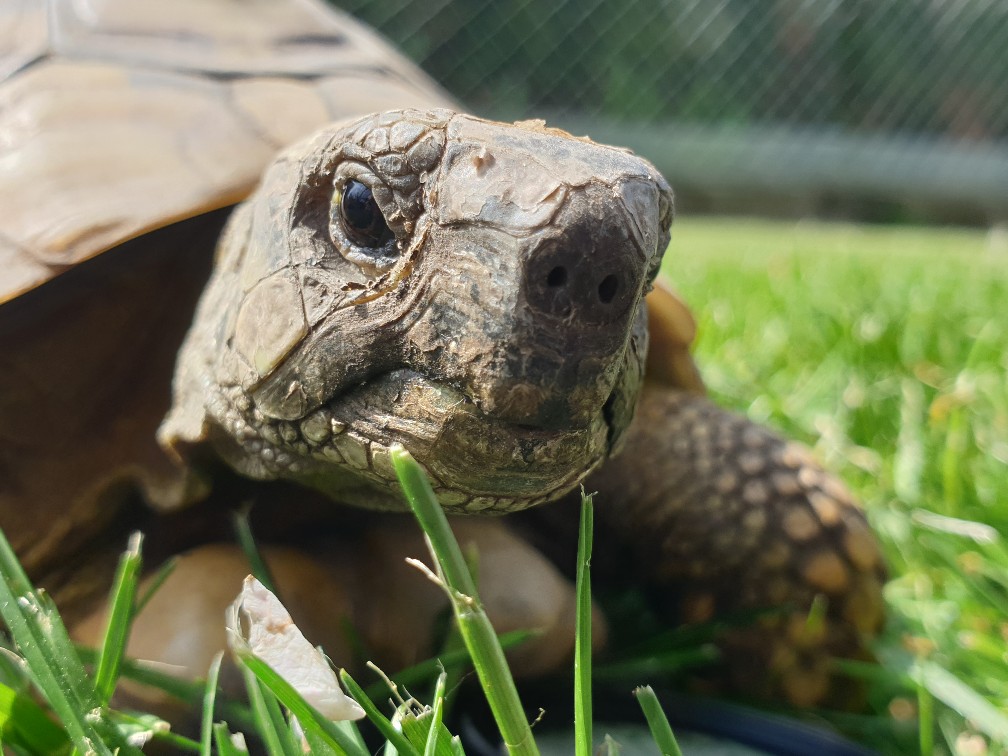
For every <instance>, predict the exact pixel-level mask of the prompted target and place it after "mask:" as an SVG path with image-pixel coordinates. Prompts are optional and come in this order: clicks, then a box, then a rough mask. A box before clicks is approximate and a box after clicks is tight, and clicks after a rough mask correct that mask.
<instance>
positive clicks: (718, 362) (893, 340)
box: [664, 219, 1008, 753]
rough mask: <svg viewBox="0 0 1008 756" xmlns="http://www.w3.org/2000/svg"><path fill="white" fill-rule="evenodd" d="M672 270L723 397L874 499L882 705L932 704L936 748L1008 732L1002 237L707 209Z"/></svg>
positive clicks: (1006, 336) (1006, 320)
mask: <svg viewBox="0 0 1008 756" xmlns="http://www.w3.org/2000/svg"><path fill="white" fill-rule="evenodd" d="M664 271H665V272H666V273H667V275H668V276H669V277H670V278H671V279H672V280H673V281H674V283H675V285H676V286H677V287H678V289H679V291H680V292H681V293H682V295H683V296H684V298H685V299H686V300H687V301H688V302H689V303H690V305H691V306H692V308H693V310H694V312H695V313H696V315H697V317H698V325H699V338H698V343H697V349H696V355H697V361H698V362H699V364H700V366H701V370H702V372H703V374H704V376H705V378H706V380H707V383H708V386H709V387H710V389H711V392H712V394H713V396H714V398H715V399H716V400H717V401H719V402H720V403H722V404H724V405H726V406H729V407H733V408H735V409H737V410H740V411H743V412H746V413H747V414H748V415H749V416H750V417H751V418H753V419H754V420H758V421H760V422H766V423H769V424H770V425H773V426H775V427H777V428H779V429H780V430H782V431H783V432H784V433H785V434H787V435H789V436H792V437H795V438H798V439H801V440H803V441H805V442H807V443H809V444H810V445H812V446H813V448H814V449H815V450H816V452H817V453H818V455H819V456H820V458H821V459H822V460H823V461H824V462H825V463H826V464H827V465H828V466H829V467H831V468H832V469H833V470H835V471H836V472H838V473H839V474H840V475H841V476H842V477H843V478H844V479H845V480H846V481H847V482H848V484H849V485H850V486H851V487H852V488H853V489H854V490H855V491H856V492H857V493H858V494H859V496H860V497H861V499H862V501H863V502H864V503H865V506H866V508H867V510H868V514H869V518H870V520H871V522H872V524H873V526H874V527H875V529H876V531H877V532H878V534H879V537H880V539H881V540H882V541H883V545H884V549H885V552H886V555H887V557H888V560H889V564H890V567H891V571H892V582H891V583H890V584H889V586H888V588H887V591H886V598H887V601H888V605H889V612H890V614H889V622H888V626H887V629H886V631H885V634H884V636H883V637H882V639H881V640H880V642H879V644H878V646H877V649H876V651H877V654H878V656H879V658H880V659H881V661H882V663H883V666H884V674H883V675H881V676H879V675H874V678H875V680H876V685H875V686H874V689H873V694H874V695H873V699H872V704H873V706H874V707H875V709H876V711H877V712H878V715H879V717H880V718H882V717H895V718H897V719H907V718H910V717H912V715H913V714H914V713H915V712H916V711H917V710H920V712H921V714H922V717H921V720H922V721H921V729H920V732H919V734H918V738H917V739H918V742H919V743H920V745H921V746H923V748H924V750H927V748H928V746H929V743H930V742H931V739H932V738H933V742H934V747H935V749H937V752H948V751H952V752H954V751H955V744H956V741H957V740H959V741H960V746H962V744H963V742H965V740H966V739H968V738H970V737H971V733H979V734H980V735H981V736H982V737H983V738H985V739H986V740H987V741H988V742H989V743H990V741H992V740H993V744H991V745H990V750H991V752H993V753H997V752H1000V751H1001V750H1003V749H1006V748H1008V730H1006V727H1008V715H1006V712H1008V548H1006V545H1005V541H1004V536H1005V534H1006V533H1008V252H1006V250H1005V248H1004V242H1003V240H1002V239H1000V237H999V236H998V235H997V234H990V235H988V234H985V233H983V232H979V231H964V230H940V229H914V228H909V229H904V228H884V227H877V228H876V227H865V226H853V225H841V224H819V223H797V224H792V223H774V222H756V221H739V220H731V219H712V220H691V221H685V222H680V223H678V224H676V226H675V227H674V231H673V240H672V246H671V247H670V250H669V254H668V256H667V258H666V263H665V267H664ZM910 681H913V682H912V683H911V682H910ZM957 710H958V713H957ZM964 715H965V716H964ZM967 719H968V720H969V724H967V721H966V720H967ZM910 724H912V722H910ZM874 745H876V746H877V747H880V748H883V749H891V748H892V744H891V743H887V742H886V741H885V738H884V737H882V738H880V740H879V741H877V742H875V743H874Z"/></svg>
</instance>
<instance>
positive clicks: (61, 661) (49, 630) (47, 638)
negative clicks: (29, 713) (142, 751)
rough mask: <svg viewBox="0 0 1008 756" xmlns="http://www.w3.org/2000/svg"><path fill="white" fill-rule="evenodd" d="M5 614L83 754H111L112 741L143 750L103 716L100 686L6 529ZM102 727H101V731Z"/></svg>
mask: <svg viewBox="0 0 1008 756" xmlns="http://www.w3.org/2000/svg"><path fill="white" fill-rule="evenodd" d="M0 616H2V617H3V620H4V622H5V623H6V624H7V628H8V630H10V633H11V637H12V638H13V639H14V643H15V644H16V645H17V648H18V649H19V651H20V652H21V654H23V656H24V658H25V661H26V662H27V668H28V669H29V670H30V673H31V677H32V682H33V683H34V684H35V687H37V688H38V690H39V692H40V693H41V694H42V696H43V697H44V698H45V699H46V701H47V702H48V703H49V705H50V706H51V707H52V708H53V711H54V713H55V714H56V716H57V717H58V718H59V720H60V722H61V723H62V724H63V726H64V728H66V731H67V734H68V735H69V736H70V740H71V741H72V742H73V744H74V746H75V748H76V749H77V750H78V751H80V752H81V753H95V754H97V755H98V756H111V755H112V751H111V750H110V748H109V746H108V745H107V744H106V743H112V744H114V745H115V746H117V747H119V748H120V749H121V752H122V753H138V751H137V750H136V749H135V748H132V747H130V746H129V745H128V744H126V743H125V742H124V741H123V739H122V738H120V737H119V735H118V733H117V732H116V731H115V729H114V728H113V727H111V726H109V725H108V723H107V722H106V721H105V720H104V718H103V717H99V718H98V721H94V719H92V717H93V712H95V711H100V707H99V705H98V700H97V695H96V693H95V688H94V685H93V684H92V682H91V680H90V679H89V678H88V676H87V674H86V673H85V671H84V667H83V665H82V664H81V662H80V658H79V657H78V656H77V653H76V651H75V650H74V647H73V644H72V643H71V642H70V637H69V636H68V635H67V632H66V628H65V627H64V626H63V621H62V620H61V619H60V616H59V613H58V612H57V611H56V607H55V606H54V605H53V604H52V601H50V600H48V598H47V597H46V596H45V594H43V593H42V592H40V591H36V590H35V589H34V588H33V586H32V584H31V582H30V581H29V580H28V576H27V575H26V574H25V572H24V570H23V569H22V568H21V564H20V563H19V562H18V560H17V556H16V555H15V554H14V550H13V549H12V548H11V545H10V543H9V542H8V541H7V538H6V536H4V534H3V533H2V531H0ZM99 730H100V731H99Z"/></svg>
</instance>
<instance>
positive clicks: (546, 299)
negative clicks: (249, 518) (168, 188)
mask: <svg viewBox="0 0 1008 756" xmlns="http://www.w3.org/2000/svg"><path fill="white" fill-rule="evenodd" d="M350 182H357V183H359V184H363V185H364V186H365V187H366V188H367V189H368V190H370V193H371V195H372V196H373V198H374V202H375V205H376V206H377V209H378V210H380V213H381V216H383V219H384V223H385V224H387V227H388V230H389V232H391V233H389V234H387V236H386V238H385V241H384V242H381V243H377V242H374V241H373V240H368V239H364V240H363V241H362V238H361V236H360V234H359V233H356V231H355V228H354V222H355V221H354V218H353V217H351V218H350V219H349V220H348V217H347V214H346V211H345V208H344V207H343V205H341V196H342V195H343V193H344V191H345V190H347V187H349V186H351V183H350ZM357 189H358V190H359V189H360V187H357ZM671 220H672V195H671V191H670V189H669V187H668V185H667V184H666V183H665V181H664V179H662V177H661V176H660V175H659V174H658V173H657V171H656V170H655V169H654V167H653V166H651V165H650V164H649V163H647V162H646V161H643V160H641V159H639V158H637V157H635V156H634V155H632V154H630V153H628V152H626V151H624V150H619V149H616V148H612V147H606V146H601V145H597V144H594V143H592V142H590V141H589V140H587V139H581V138H575V137H571V136H570V135H568V134H565V133H564V132H561V131H558V130H555V129H549V128H546V127H545V126H544V125H543V124H541V123H539V122H522V123H518V124H498V123H492V122H489V121H484V120H480V119H477V118H473V117H470V116H464V115H458V114H454V113H451V112H448V111H430V112H417V111H397V112H390V113H383V114H378V115H373V116H369V117H367V118H364V119H362V120H359V121H356V122H354V123H352V124H349V125H339V126H334V127H330V128H328V129H326V130H323V131H321V132H319V133H317V134H316V135H314V136H313V137H311V138H309V139H308V140H306V141H304V142H302V143H300V144H297V145H295V146H293V147H291V148H290V149H288V150H287V151H286V152H284V153H283V154H281V155H280V157H279V158H278V159H277V161H276V162H275V163H274V164H273V165H272V166H271V167H270V168H269V170H268V171H267V173H266V174H265V176H264V178H263V181H262V184H261V186H260V188H259V189H258V190H257V192H256V193H255V194H254V195H253V196H252V197H251V198H250V199H249V200H248V201H247V202H245V203H244V204H243V205H241V206H239V207H238V209H237V210H236V211H235V213H234V214H233V216H232V218H231V221H230V223H229V226H228V228H227V230H226V232H225V234H224V235H223V237H222V240H221V243H220V246H219V248H218V251H217V261H216V267H215V270H214V273H213V275H212V278H211V280H210V282H209V285H208V287H207V289H206V291H205V293H204V295H203V298H202V300H201V302H200V305H199V308H198V310H197V314H196V319H195V322H194V324H193V326H192V329H191V330H190V332H189V335H188V336H187V339H186V342H185V344H184V346H183V348H182V351H181V353H180V357H179V362H178V365H177V368H176V375H175V383H174V403H173V408H172V410H171V412H170V413H169V415H168V417H167V418H166V419H165V422H164V423H163V425H162V427H161V429H160V432H159V439H160V441H161V443H162V444H163V445H164V446H165V447H166V448H167V449H169V450H170V451H171V452H172V453H174V454H176V455H179V456H180V458H182V459H183V460H185V459H189V458H191V457H192V455H193V454H194V453H195V447H198V446H201V445H206V444H210V445H212V447H213V448H214V450H215V452H216V453H217V454H218V455H220V456H221V457H223V459H224V460H225V461H227V462H228V463H229V464H230V465H232V466H233V467H234V468H235V469H237V470H238V471H239V472H241V473H243V474H245V475H248V476H251V477H254V478H286V479H291V480H295V481H298V482H301V483H304V484H307V485H309V486H311V487H314V488H316V489H319V490H321V491H323V492H324V493H326V494H328V495H330V496H332V497H333V498H334V499H337V500H339V501H342V502H346V503H350V504H356V505H360V506H366V507H370V508H383V509H401V508H403V507H404V501H403V499H402V497H401V494H400V492H399V488H398V485H397V483H396V482H395V475H394V473H393V470H392V466H391V464H390V460H389V449H390V447H392V446H393V445H394V444H397V443H398V444H402V445H403V446H405V447H406V449H408V450H409V451H410V452H411V453H412V454H413V456H414V457H415V458H416V459H417V460H418V461H419V462H420V463H421V464H422V465H423V467H424V468H425V469H426V470H427V472H428V474H429V475H430V477H431V479H432V482H433V484H434V487H435V490H436V492H437V493H438V495H439V498H440V500H441V502H442V505H443V506H444V507H445V508H446V509H447V510H450V511H459V512H474V511H510V510H516V509H522V508H525V507H527V506H530V505H535V504H539V503H542V502H545V501H548V500H551V499H555V498H557V497H559V496H560V495H562V494H563V493H566V492H567V491H569V490H570V489H571V488H573V487H574V486H575V485H576V484H577V483H578V482H579V481H580V480H582V479H583V478H584V477H585V476H586V475H587V474H588V473H589V472H590V471H591V470H592V469H594V468H595V467H596V466H598V465H599V464H600V463H601V462H602V461H603V460H604V459H605V458H606V457H607V456H608V455H610V454H611V453H612V452H613V451H614V449H615V448H616V447H617V444H618V443H619V440H620V438H621V436H622V434H623V432H624V431H625V430H626V428H627V426H628V424H629V423H630V420H631V418H632V415H633V409H634V405H635V402H636V397H637V393H638V391H639V388H640V383H641V377H642V373H643V364H644V358H645V354H646V351H647V324H646V313H645V308H644V305H643V295H644V294H645V293H646V291H647V290H648V289H649V288H650V285H651V282H652V281H653V279H654V276H655V275H656V273H657V270H658V266H659V264H660V261H661V254H662V252H663V251H664V249H665V247H666V245H667V243H668V238H669V224H670V223H671Z"/></svg>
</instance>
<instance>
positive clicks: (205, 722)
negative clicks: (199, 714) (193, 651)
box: [200, 652, 224, 756]
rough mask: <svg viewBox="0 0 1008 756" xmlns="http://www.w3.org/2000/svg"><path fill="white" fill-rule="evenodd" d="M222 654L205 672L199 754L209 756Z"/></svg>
mask: <svg viewBox="0 0 1008 756" xmlns="http://www.w3.org/2000/svg"><path fill="white" fill-rule="evenodd" d="M223 659H224V653H223V652H220V653H218V654H217V655H216V656H215V657H214V658H213V661H212V662H210V671H209V672H207V681H206V689H205V692H204V694H203V719H202V722H201V725H200V753H201V754H202V756H210V745H211V738H212V736H213V716H214V703H215V702H216V700H217V680H218V679H219V678H220V668H221V661H222V660H223Z"/></svg>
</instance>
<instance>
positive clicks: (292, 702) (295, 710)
mask: <svg viewBox="0 0 1008 756" xmlns="http://www.w3.org/2000/svg"><path fill="white" fill-rule="evenodd" d="M236 653H237V654H238V657H239V659H240V660H241V663H242V664H244V665H245V666H246V667H248V669H249V670H251V671H252V673H253V674H254V675H255V676H256V677H257V678H258V679H259V681H260V682H262V683H263V685H265V686H266V687H267V688H268V689H269V690H270V691H271V692H272V693H273V695H275V696H276V697H277V699H278V700H279V701H280V703H282V704H283V705H284V706H286V707H287V708H288V709H289V710H290V712H291V714H293V715H294V716H296V717H297V718H298V722H300V723H301V727H302V728H303V729H304V730H305V732H308V730H309V728H311V729H312V730H314V731H315V732H316V733H317V734H318V735H319V736H320V737H322V738H323V739H324V740H325V742H326V744H327V745H329V746H330V747H331V748H334V749H336V750H337V753H339V752H340V751H343V752H345V753H347V754H349V756H369V754H368V752H367V751H366V750H364V751H362V750H361V749H360V746H359V745H358V744H357V742H356V741H355V740H354V739H353V738H351V737H350V736H348V735H347V734H346V733H345V732H343V731H342V730H341V729H340V728H339V727H337V726H336V725H335V723H334V722H330V721H329V720H328V719H326V718H325V717H324V716H323V715H322V714H320V713H319V711H318V710H317V709H316V708H315V707H314V706H312V705H311V704H309V703H308V702H307V701H305V700H304V698H302V697H301V694H300V693H298V692H297V690H295V689H294V687H293V686H292V685H291V684H290V683H289V682H287V681H286V680H284V679H283V677H281V676H280V675H278V674H277V673H276V671H275V670H274V669H273V668H272V667H270V666H269V665H268V664H267V663H266V662H264V661H263V660H262V659H259V658H258V657H257V656H255V655H254V654H253V653H251V652H250V651H247V650H244V651H242V650H239V651H237V652H236Z"/></svg>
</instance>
